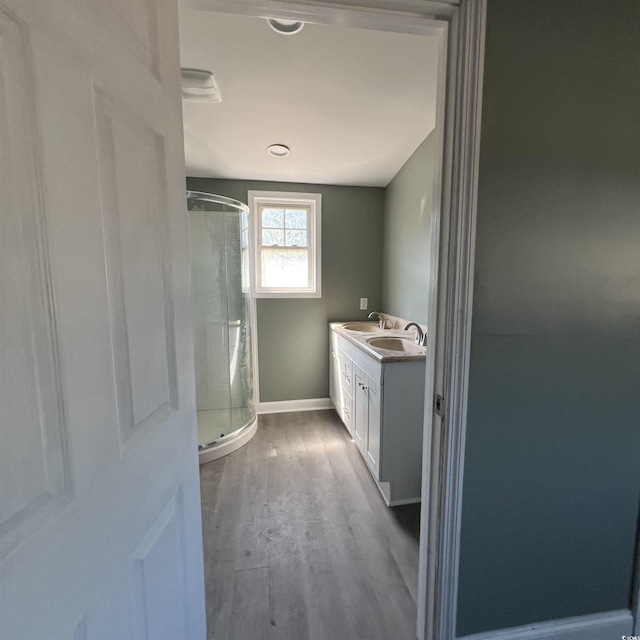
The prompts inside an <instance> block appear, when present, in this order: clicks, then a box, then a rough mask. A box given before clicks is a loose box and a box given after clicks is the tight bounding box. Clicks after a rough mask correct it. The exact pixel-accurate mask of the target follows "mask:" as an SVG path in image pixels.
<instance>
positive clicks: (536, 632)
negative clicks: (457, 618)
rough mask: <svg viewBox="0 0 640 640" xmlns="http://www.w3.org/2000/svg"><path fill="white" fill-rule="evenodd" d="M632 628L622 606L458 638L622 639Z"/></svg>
mask: <svg viewBox="0 0 640 640" xmlns="http://www.w3.org/2000/svg"><path fill="white" fill-rule="evenodd" d="M632 629H633V616H632V615H631V612H630V611H627V610H626V609H621V610H620V611H607V612H606V613H596V614H593V615H588V616H578V617H575V618H563V619H561V620H550V621H548V622H541V623H539V624H530V625H524V626H522V627H512V628H511V629H499V630H498V631H486V632H484V633H474V634H473V635H470V636H464V637H462V638H458V640H609V639H611V640H621V638H622V637H623V636H625V635H630V634H631V633H633V632H632Z"/></svg>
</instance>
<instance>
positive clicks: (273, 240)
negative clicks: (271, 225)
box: [262, 229, 284, 246]
mask: <svg viewBox="0 0 640 640" xmlns="http://www.w3.org/2000/svg"><path fill="white" fill-rule="evenodd" d="M262 244H266V245H267V246H269V245H272V244H277V245H280V246H282V245H283V244H284V231H283V230H282V229H263V230H262Z"/></svg>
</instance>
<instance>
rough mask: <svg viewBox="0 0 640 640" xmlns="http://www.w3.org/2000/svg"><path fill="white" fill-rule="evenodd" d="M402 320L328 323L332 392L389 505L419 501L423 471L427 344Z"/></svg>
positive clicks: (335, 403) (339, 410) (332, 398)
mask: <svg viewBox="0 0 640 640" xmlns="http://www.w3.org/2000/svg"><path fill="white" fill-rule="evenodd" d="M382 324H384V323H382ZM400 326H401V325H399V326H398V328H395V329H381V328H380V327H379V325H378V324H377V323H372V322H333V323H331V324H330V325H329V327H330V345H331V347H330V348H331V354H330V378H329V395H330V396H331V400H332V401H333V404H334V406H335V408H336V411H337V412H338V415H339V416H340V418H341V419H342V422H343V423H344V425H345V427H346V428H347V430H348V431H349V433H350V435H351V437H352V439H353V441H354V442H355V444H356V446H357V447H358V450H359V451H360V454H361V455H362V457H363V458H364V461H365V462H366V464H367V466H368V468H369V471H370V472H371V475H372V476H373V479H374V480H375V482H376V484H377V486H378V489H379V490H380V492H381V493H382V496H383V498H384V500H385V502H386V503H387V504H388V505H389V506H396V505H401V504H409V503H412V502H419V501H420V486H421V476H422V429H423V420H424V393H425V369H426V364H425V358H426V353H427V348H426V346H422V345H421V344H418V343H417V342H416V333H415V332H414V330H413V329H409V330H402V329H400ZM418 335H421V334H420V333H419V334H418Z"/></svg>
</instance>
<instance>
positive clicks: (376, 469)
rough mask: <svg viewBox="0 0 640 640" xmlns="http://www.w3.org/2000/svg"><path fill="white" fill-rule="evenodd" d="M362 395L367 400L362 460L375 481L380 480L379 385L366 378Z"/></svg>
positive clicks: (380, 413)
mask: <svg viewBox="0 0 640 640" xmlns="http://www.w3.org/2000/svg"><path fill="white" fill-rule="evenodd" d="M364 395H365V396H366V399H367V434H366V440H365V443H366V449H365V452H366V454H365V456H364V459H365V461H366V463H367V464H368V465H369V468H370V469H371V471H372V472H373V475H374V477H375V478H376V480H379V479H380V418H381V415H382V412H381V410H380V405H381V394H380V385H379V384H378V383H377V382H375V381H374V380H373V379H371V378H370V377H369V376H367V381H366V383H365V388H364Z"/></svg>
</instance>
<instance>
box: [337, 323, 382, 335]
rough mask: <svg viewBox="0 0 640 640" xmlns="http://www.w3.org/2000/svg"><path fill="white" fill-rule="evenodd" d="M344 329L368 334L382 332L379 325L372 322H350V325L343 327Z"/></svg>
mask: <svg viewBox="0 0 640 640" xmlns="http://www.w3.org/2000/svg"><path fill="white" fill-rule="evenodd" d="M342 328H343V329H347V331H365V332H367V333H373V332H374V331H382V329H380V327H379V326H378V325H377V324H374V323H372V322H350V323H349V324H344V325H342Z"/></svg>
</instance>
